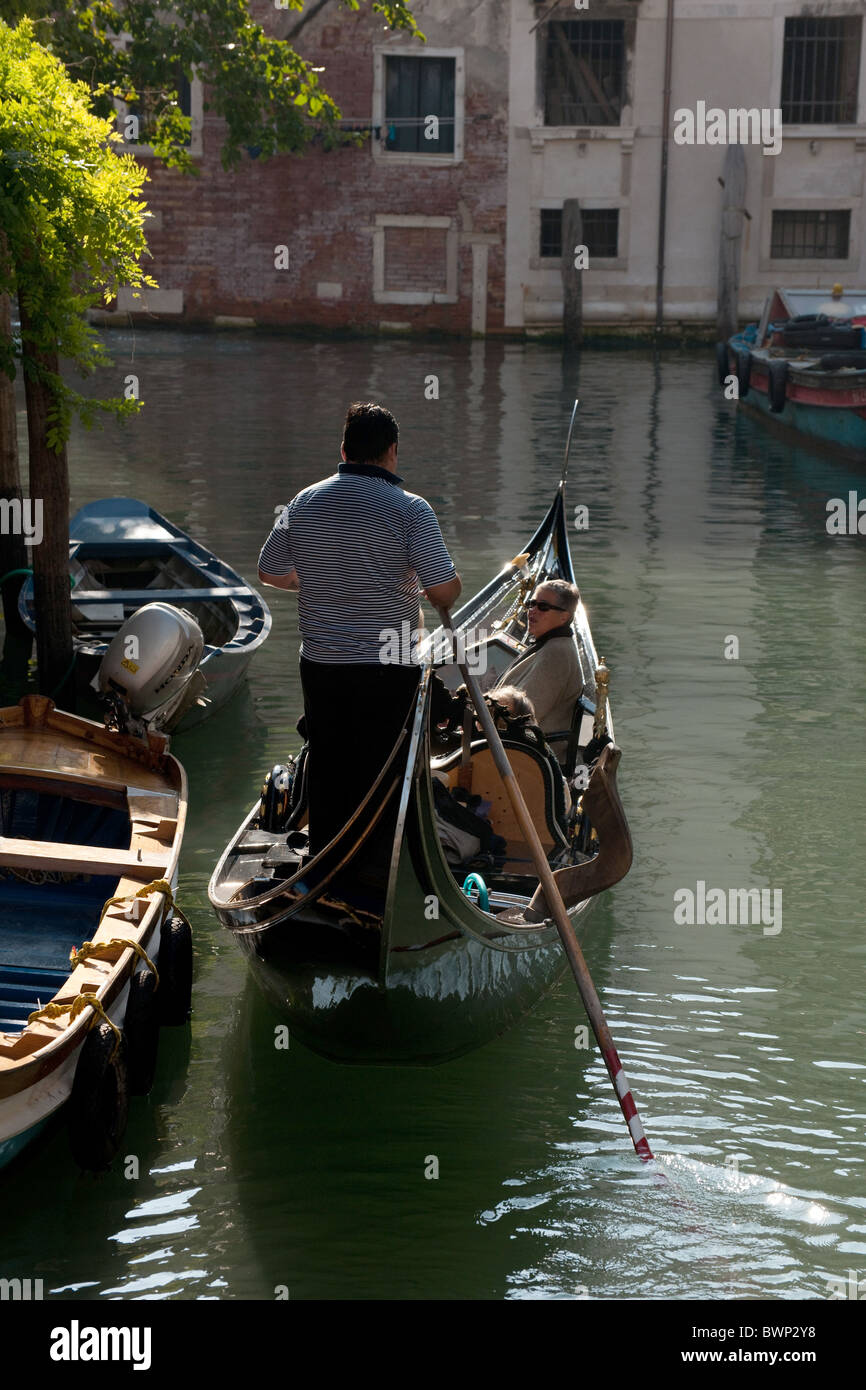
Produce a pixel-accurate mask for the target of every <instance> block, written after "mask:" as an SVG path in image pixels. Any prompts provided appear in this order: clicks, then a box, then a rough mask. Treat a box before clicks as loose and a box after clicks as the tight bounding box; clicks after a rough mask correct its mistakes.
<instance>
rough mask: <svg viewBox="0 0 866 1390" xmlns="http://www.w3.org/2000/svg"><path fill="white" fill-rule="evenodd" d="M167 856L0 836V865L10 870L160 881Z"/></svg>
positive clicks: (106, 847) (142, 851)
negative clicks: (116, 875) (157, 879)
mask: <svg viewBox="0 0 866 1390" xmlns="http://www.w3.org/2000/svg"><path fill="white" fill-rule="evenodd" d="M167 859H168V853H167V852H166V853H164V854H152V853H145V851H144V850H135V849H113V848H111V847H110V846H108V845H69V844H55V843H54V842H53V841H51V840H23V839H21V840H19V839H13V838H11V837H8V836H2V835H0V864H4V865H8V866H9V867H10V868H13V869H56V870H60V871H62V872H63V873H82V874H118V875H125V876H126V877H127V878H135V879H143V880H149V879H151V878H161V877H162V875H163V871H164V869H165V866H166V862H167Z"/></svg>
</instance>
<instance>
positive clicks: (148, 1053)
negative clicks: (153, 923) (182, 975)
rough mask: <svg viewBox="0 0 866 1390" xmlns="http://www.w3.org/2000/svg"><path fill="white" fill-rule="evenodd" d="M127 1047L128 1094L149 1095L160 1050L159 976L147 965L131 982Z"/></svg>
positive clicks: (127, 1004) (124, 1024)
mask: <svg viewBox="0 0 866 1390" xmlns="http://www.w3.org/2000/svg"><path fill="white" fill-rule="evenodd" d="M123 1031H124V1033H125V1034H126V1046H127V1054H128V1055H127V1071H128V1073H129V1093H130V1095H133V1096H146V1095H147V1093H148V1091H149V1090H150V1088H151V1086H152V1085H153V1078H154V1076H155V1074H156V1055H157V1052H158V1051H159V991H158V990H157V985H156V976H155V975H154V973H153V971H152V970H151V969H150V968H149V967H147V966H145V968H144V969H143V970H136V972H135V974H134V975H133V977H132V979H131V980H130V982H129V998H128V1000H127V1003H126V1018H125V1019H124V1023H123Z"/></svg>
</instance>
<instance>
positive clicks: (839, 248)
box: [770, 208, 851, 261]
mask: <svg viewBox="0 0 866 1390" xmlns="http://www.w3.org/2000/svg"><path fill="white" fill-rule="evenodd" d="M850 231H851V213H850V210H849V209H847V208H845V209H844V210H842V211H839V212H774V213H773V231H772V239H771V245H770V256H771V257H772V258H773V259H775V260H828V261H844V260H847V258H848V243H849V238H850Z"/></svg>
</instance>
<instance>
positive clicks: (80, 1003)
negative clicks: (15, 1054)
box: [27, 994, 121, 1062]
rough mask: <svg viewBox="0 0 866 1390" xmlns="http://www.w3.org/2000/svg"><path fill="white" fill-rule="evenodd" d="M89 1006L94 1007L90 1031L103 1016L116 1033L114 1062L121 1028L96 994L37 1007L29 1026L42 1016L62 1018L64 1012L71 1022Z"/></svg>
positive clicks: (112, 1054)
mask: <svg viewBox="0 0 866 1390" xmlns="http://www.w3.org/2000/svg"><path fill="white" fill-rule="evenodd" d="M88 1006H89V1007H90V1008H91V1009H93V1018H92V1019H91V1021H90V1023H89V1024H88V1028H87V1031H88V1032H90V1029H91V1028H92V1027H93V1025H94V1023H95V1022H96V1020H97V1018H101V1019H102V1021H103V1022H104V1023H107V1024H108V1026H109V1028H110V1029H111V1030H112V1032H113V1033H114V1036H115V1038H116V1042H115V1044H114V1047H113V1049H112V1052H111V1061H112V1062H113V1061H114V1059H115V1057H116V1056H117V1049H118V1048H119V1047H120V1037H121V1034H120V1029H119V1028H118V1026H117V1024H116V1023H113V1022H112V1021H111V1019H110V1018H109V1017H108V1014H107V1013H106V1012H105V1010H104V1008H103V1007H102V1005H101V1004H100V1002H99V1000H98V999H97V997H96V995H95V994H79V995H78V996H77V997H76V998H75V999H73V1000H72V1001H71V1002H70V1003H69V1004H45V1005H43V1007H42V1008H41V1009H36V1010H34V1012H33V1013H32V1014H30V1016H29V1017H28V1019H27V1025H28V1027H29V1026H30V1024H31V1023H36V1022H37V1020H38V1019H40V1018H62V1016H63V1015H64V1014H69V1022H70V1023H71V1022H72V1020H73V1019H75V1018H77V1017H78V1015H79V1014H80V1013H82V1012H83V1011H84V1009H86V1008H87V1007H88Z"/></svg>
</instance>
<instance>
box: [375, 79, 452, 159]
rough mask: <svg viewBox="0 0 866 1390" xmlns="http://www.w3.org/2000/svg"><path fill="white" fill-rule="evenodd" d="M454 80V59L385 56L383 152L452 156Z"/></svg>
mask: <svg viewBox="0 0 866 1390" xmlns="http://www.w3.org/2000/svg"><path fill="white" fill-rule="evenodd" d="M455 79H456V60H455V59H454V58H427V57H424V58H415V57H412V58H403V57H392V56H387V57H386V59H385V125H386V127H387V134H386V139H385V149H386V150H389V151H393V152H398V153H401V154H421V155H424V154H453V153H454V120H455V99H454V97H455ZM431 117H435V120H432V119H431Z"/></svg>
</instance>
